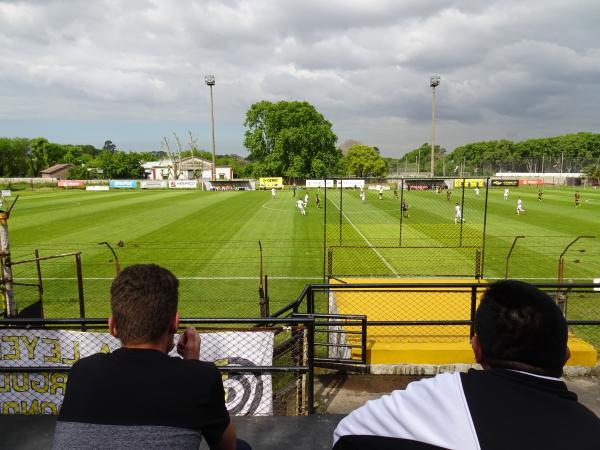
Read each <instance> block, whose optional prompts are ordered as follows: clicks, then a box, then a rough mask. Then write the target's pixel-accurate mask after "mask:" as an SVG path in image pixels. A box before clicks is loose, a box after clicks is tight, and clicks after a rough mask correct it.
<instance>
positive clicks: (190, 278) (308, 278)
mask: <svg viewBox="0 0 600 450" xmlns="http://www.w3.org/2000/svg"><path fill="white" fill-rule="evenodd" d="M14 278H15V279H18V280H37V278H28V277H24V278H21V277H14ZM83 279H84V280H94V281H97V280H108V281H110V280H114V277H84V278H83ZM177 279H178V280H256V279H258V276H254V277H177ZM46 280H59V281H63V280H66V281H74V280H77V278H76V277H44V281H46ZM269 280H323V277H285V276H284V277H269Z"/></svg>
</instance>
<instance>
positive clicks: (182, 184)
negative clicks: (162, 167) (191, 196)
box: [169, 180, 198, 189]
mask: <svg viewBox="0 0 600 450" xmlns="http://www.w3.org/2000/svg"><path fill="white" fill-rule="evenodd" d="M197 187H198V180H169V189H196V188H197Z"/></svg>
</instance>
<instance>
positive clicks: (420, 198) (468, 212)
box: [324, 178, 488, 277]
mask: <svg viewBox="0 0 600 450" xmlns="http://www.w3.org/2000/svg"><path fill="white" fill-rule="evenodd" d="M487 186H488V180H487V179H484V178H479V179H469V180H465V179H463V178H460V179H451V178H449V179H435V178H428V179H419V178H406V179H403V178H398V179H386V180H370V179H366V180H362V179H361V180H351V179H342V180H332V182H331V183H330V184H329V186H328V185H327V184H325V187H324V191H325V199H326V200H327V201H326V202H325V204H326V207H327V211H326V214H325V242H326V247H327V249H326V252H327V254H326V255H325V257H324V258H325V260H326V267H327V275H328V276H329V277H340V276H355V277H368V276H371V277H373V276H376V277H399V276H415V275H417V274H418V275H419V276H463V277H464V276H470V277H479V276H481V270H482V268H483V266H482V254H483V247H484V233H485V221H486V211H487Z"/></svg>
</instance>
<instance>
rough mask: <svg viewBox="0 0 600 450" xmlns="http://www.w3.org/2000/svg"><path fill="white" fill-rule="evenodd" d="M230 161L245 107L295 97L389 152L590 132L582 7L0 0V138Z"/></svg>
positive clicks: (592, 19)
mask: <svg viewBox="0 0 600 450" xmlns="http://www.w3.org/2000/svg"><path fill="white" fill-rule="evenodd" d="M208 73H214V74H215V76H216V80H217V84H216V86H215V91H214V95H215V116H216V135H217V136H216V138H217V153H238V154H242V155H245V154H246V152H245V150H244V148H243V144H242V142H243V133H244V127H243V122H244V115H245V112H246V110H247V109H248V107H249V106H250V105H251V104H252V103H253V102H255V101H258V100H263V99H267V100H272V101H278V100H306V101H308V102H310V103H312V104H313V105H314V106H315V107H316V108H317V109H318V110H319V111H320V112H322V113H323V114H324V115H325V117H326V118H327V119H329V120H330V121H331V122H332V123H333V126H334V131H335V132H336V134H337V136H338V138H339V142H340V143H341V142H343V141H344V140H346V139H356V140H360V141H363V142H365V143H368V144H370V145H375V146H378V147H379V148H380V149H381V150H382V153H383V154H384V155H386V156H398V155H400V154H402V153H404V152H406V151H408V150H410V149H412V148H415V147H416V146H418V145H420V144H422V143H423V142H430V140H431V88H430V87H429V78H430V76H431V75H432V74H434V73H438V74H439V75H440V76H441V84H440V86H439V88H438V90H437V119H438V120H437V139H436V142H437V143H439V144H441V145H443V146H445V147H446V148H448V149H453V148H454V147H456V146H458V145H461V144H463V143H467V142H472V141H475V140H487V139H497V138H508V139H512V140H519V139H525V138H529V137H538V136H553V135H558V134H563V133H568V132H575V131H594V132H600V118H599V114H598V113H599V112H600V89H599V82H600V1H598V0H586V1H579V0H570V1H566V0H558V1H557V0H528V1H521V0H518V1H496V0H488V1H485V2H483V1H479V0H455V1H451V0H448V1H444V0H429V1H427V0H389V1H388V0H326V1H324V0H302V1H301V0H247V1H246V0H239V1H238V0H220V1H201V0H197V1H189V0H177V1H168V0H63V1H57V0H38V1H35V0H32V1H3V0H0V136H11V137H12V136H26V137H35V136H45V137H47V138H48V139H50V140H51V141H54V142H62V143H74V144H75V143H91V144H93V145H96V146H98V147H101V146H102V144H103V143H104V141H105V140H106V139H111V140H112V141H113V142H114V143H115V144H117V146H118V147H119V148H121V149H132V150H155V149H159V148H160V141H161V139H162V137H163V136H172V134H173V132H176V133H178V134H179V135H180V136H181V137H184V136H185V135H186V134H187V131H188V130H189V131H192V132H193V133H194V134H195V135H196V136H197V137H198V141H199V143H200V145H201V146H202V147H204V148H207V149H209V148H210V126H209V125H210V123H209V121H210V109H209V91H208V88H207V86H206V85H205V84H204V75H205V74H208Z"/></svg>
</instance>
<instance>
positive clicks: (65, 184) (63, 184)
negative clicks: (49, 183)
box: [58, 180, 85, 188]
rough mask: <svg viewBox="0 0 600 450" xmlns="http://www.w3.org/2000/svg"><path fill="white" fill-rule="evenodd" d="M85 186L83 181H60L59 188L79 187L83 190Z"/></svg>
mask: <svg viewBox="0 0 600 450" xmlns="http://www.w3.org/2000/svg"><path fill="white" fill-rule="evenodd" d="M83 186H85V181H83V180H58V187H78V188H82V187H83Z"/></svg>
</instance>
